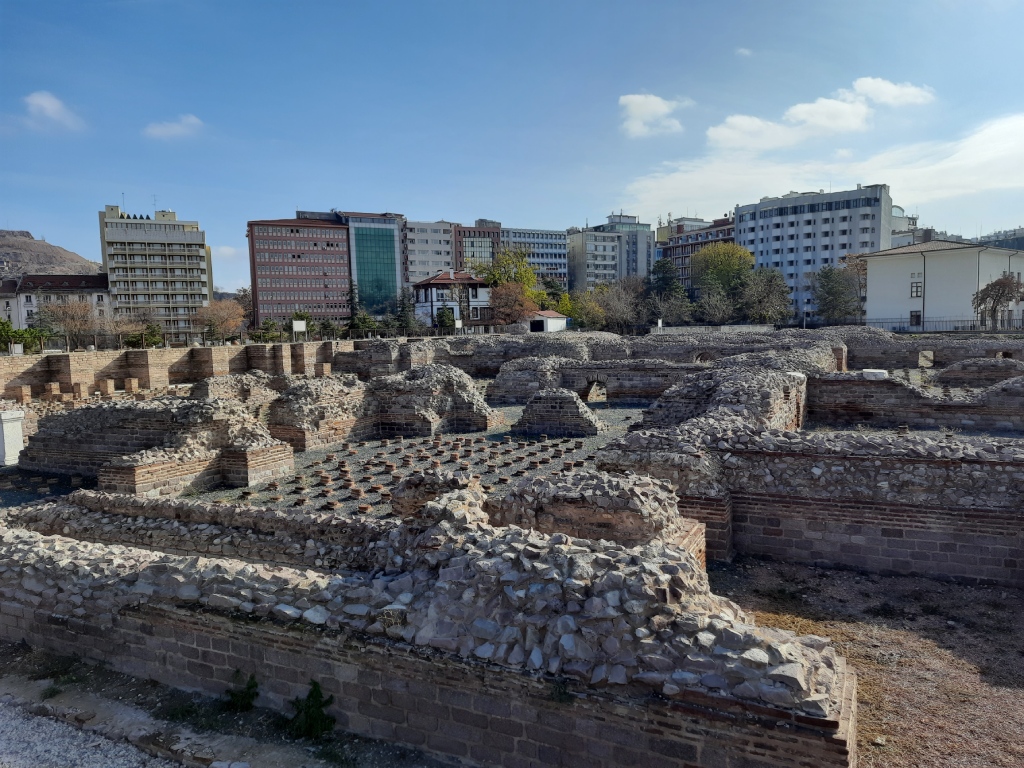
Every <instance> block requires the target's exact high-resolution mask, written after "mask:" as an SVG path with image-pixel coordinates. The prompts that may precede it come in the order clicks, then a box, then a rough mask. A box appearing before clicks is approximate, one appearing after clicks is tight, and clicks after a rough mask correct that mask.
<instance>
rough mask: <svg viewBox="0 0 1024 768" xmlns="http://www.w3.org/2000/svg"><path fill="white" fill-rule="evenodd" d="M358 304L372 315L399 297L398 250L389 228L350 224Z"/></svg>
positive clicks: (383, 309) (393, 235)
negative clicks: (353, 242) (353, 245)
mask: <svg viewBox="0 0 1024 768" xmlns="http://www.w3.org/2000/svg"><path fill="white" fill-rule="evenodd" d="M352 233H353V240H354V241H355V266H356V269H355V273H356V284H357V286H358V296H359V303H360V304H361V305H362V307H363V309H365V310H366V311H367V312H369V313H370V314H371V315H372V314H377V313H380V312H384V311H386V308H387V306H388V305H389V304H391V303H394V301H395V298H396V297H397V296H398V253H397V252H396V250H395V230H394V229H393V228H392V227H361V226H353V227H352Z"/></svg>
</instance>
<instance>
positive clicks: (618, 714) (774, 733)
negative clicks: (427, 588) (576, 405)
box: [0, 599, 857, 768]
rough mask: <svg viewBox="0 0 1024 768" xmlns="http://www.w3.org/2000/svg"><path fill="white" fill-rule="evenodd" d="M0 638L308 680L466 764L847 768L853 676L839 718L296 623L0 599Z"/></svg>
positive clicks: (202, 669)
mask: <svg viewBox="0 0 1024 768" xmlns="http://www.w3.org/2000/svg"><path fill="white" fill-rule="evenodd" d="M0 634H2V636H3V637H4V638H5V639H7V640H25V641H27V642H29V643H30V644H32V645H34V646H39V647H44V648H49V649H52V650H54V651H58V652H63V651H66V649H67V648H76V649H77V650H78V652H79V653H81V654H82V655H83V656H84V657H86V658H89V659H92V660H97V661H105V662H107V663H109V664H111V666H112V667H114V668H115V669H118V670H119V671H122V672H126V673H128V674H133V675H136V676H138V677H145V678H152V679H155V680H158V681H161V682H164V683H168V684H171V685H174V686H176V687H185V688H193V689H197V690H202V691H205V692H207V693H210V694H215V695H219V694H221V693H223V691H224V690H225V689H226V688H228V687H230V686H231V684H232V678H233V676H234V674H235V670H236V669H240V670H242V672H243V674H247V673H249V672H253V673H255V674H256V676H257V679H258V680H259V682H260V698H259V700H258V702H257V703H258V704H260V705H261V706H269V707H272V708H275V709H278V710H281V711H284V710H287V709H288V707H287V702H288V701H289V700H290V699H292V698H295V697H297V696H303V695H305V693H306V691H307V690H308V685H309V681H310V680H317V681H319V682H320V683H321V685H322V686H323V688H324V691H325V692H326V693H328V694H333V695H334V696H335V703H334V705H333V707H332V708H331V709H330V710H329V711H330V712H331V714H333V715H334V716H335V717H336V718H337V721H338V727H339V728H341V729H343V730H345V731H348V732H350V733H356V734H360V735H364V736H369V737H373V738H379V739H385V740H388V741H395V742H399V743H403V744H408V745H411V746H415V747H418V748H420V749H422V750H424V751H426V752H429V753H433V754H436V755H439V756H442V757H457V758H459V759H460V760H462V761H463V764H468V765H476V766H505V767H507V768H541V767H542V766H552V765H556V766H557V765H561V766H581V767H582V766H586V768H618V767H619V766H623V767H625V766H637V765H644V766H645V768H754V767H755V766H756V767H757V768H802V767H804V766H815V767H816V768H832V767H834V768H839V767H840V766H843V767H844V768H851V767H852V766H855V765H856V762H857V757H856V752H855V747H854V745H855V739H854V734H853V723H854V722H855V718H856V699H855V694H854V691H855V679H854V676H853V675H852V674H851V673H849V672H847V674H846V680H847V685H846V689H845V691H844V694H843V701H844V706H843V710H842V715H841V716H840V717H839V718H837V719H835V720H821V719H817V718H813V717H808V716H804V715H800V714H794V713H789V712H782V711H780V710H777V709H774V708H770V707H766V706H761V705H757V704H750V703H743V702H739V701H736V700H729V701H726V700H724V699H722V698H720V697H711V696H703V695H700V694H693V695H692V696H690V697H687V698H685V699H682V700H676V701H673V702H671V703H668V702H663V701H660V700H658V699H656V698H653V697H652V698H649V699H643V700H639V699H633V698H625V697H615V696H613V695H611V694H606V693H603V692H600V691H588V694H587V696H586V698H574V699H573V700H572V701H571V702H568V703H557V702H555V701H553V700H552V696H551V689H550V684H549V683H546V682H544V681H542V680H537V679H535V678H532V677H530V676H525V675H521V674H513V673H509V672H508V671H506V670H501V669H497V668H494V667H491V666H488V665H487V664H485V663H479V662H472V661H468V660H463V661H460V662H452V661H451V660H447V659H444V658H442V657H441V656H440V654H436V653H432V652H430V651H419V652H417V651H414V650H413V649H410V648H399V647H396V646H395V645H393V644H388V643H377V642H366V641H365V639H363V638H361V637H360V638H356V637H352V636H341V637H337V636H331V635H324V634H321V633H319V632H317V631H315V630H307V631H304V632H303V631H295V630H287V629H284V628H279V627H277V626H275V625H273V624H268V623H252V622H241V621H233V620H230V619H226V618H222V617H219V616H215V615H211V614H205V615H197V614H193V613H190V612H187V611H181V610H173V609H156V608H141V609H138V610H134V611H124V612H122V614H121V615H120V616H118V617H115V618H114V620H113V623H112V625H110V626H101V625H100V624H98V623H96V622H92V621H89V620H88V618H85V619H76V618H68V617H62V616H54V615H51V614H48V613H46V612H44V611H36V610H33V609H32V608H31V607H29V606H26V605H24V604H22V603H19V602H16V601H14V600H11V599H3V600H2V601H0Z"/></svg>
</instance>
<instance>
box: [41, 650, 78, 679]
mask: <svg viewBox="0 0 1024 768" xmlns="http://www.w3.org/2000/svg"><path fill="white" fill-rule="evenodd" d="M78 664H79V660H78V658H77V657H76V656H47V657H46V659H45V660H44V662H43V663H42V664H41V665H40V666H39V668H38V669H36V670H35V671H34V672H32V674H30V675H29V677H28V679H29V680H56V681H57V682H62V681H64V682H74V681H75V677H74V675H72V672H73V670H74V668H75V667H76V666H78Z"/></svg>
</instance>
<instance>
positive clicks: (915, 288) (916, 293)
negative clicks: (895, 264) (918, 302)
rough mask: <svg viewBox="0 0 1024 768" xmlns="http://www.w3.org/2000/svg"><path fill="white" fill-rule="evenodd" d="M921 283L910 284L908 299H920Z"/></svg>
mask: <svg viewBox="0 0 1024 768" xmlns="http://www.w3.org/2000/svg"><path fill="white" fill-rule="evenodd" d="M921 285H922V284H921V283H911V284H910V298H912V299H920V298H921Z"/></svg>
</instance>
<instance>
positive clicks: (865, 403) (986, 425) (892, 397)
mask: <svg viewBox="0 0 1024 768" xmlns="http://www.w3.org/2000/svg"><path fill="white" fill-rule="evenodd" d="M807 414H808V417H809V418H811V419H812V420H813V421H815V422H816V423H819V424H828V425H835V426H845V425H853V424H862V423H863V424H867V425H869V426H875V427H889V428H895V427H897V426H899V425H901V424H906V425H908V426H911V427H935V428H943V427H945V428H949V427H955V428H957V429H968V430H984V431H1007V430H1009V431H1015V432H1019V431H1022V430H1024V378H1021V377H1018V378H1013V379H1007V380H1005V381H1002V382H1000V383H999V384H996V385H994V386H992V387H990V388H989V389H987V390H984V391H983V392H980V393H978V394H976V395H975V396H973V397H971V398H969V399H967V398H963V399H961V398H949V397H937V396H935V395H932V394H931V393H929V392H926V391H923V390H921V389H919V388H916V387H913V386H910V385H909V384H907V383H906V382H904V381H901V380H898V379H893V378H887V379H880V380H868V379H865V378H863V376H862V375H861V374H859V373H847V374H832V375H822V376H818V377H814V378H812V379H811V380H810V381H809V382H808V385H807Z"/></svg>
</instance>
